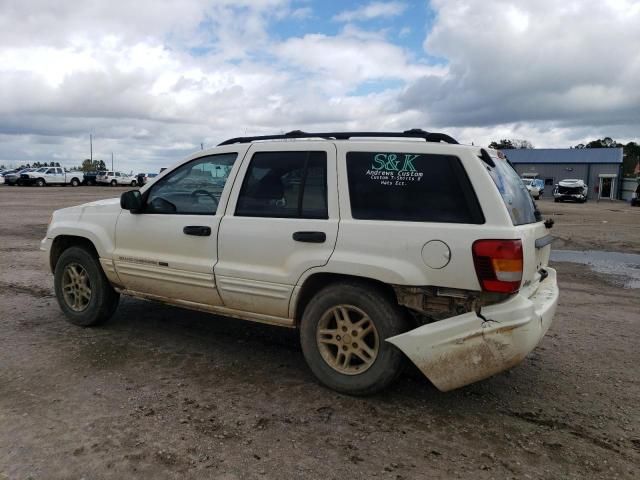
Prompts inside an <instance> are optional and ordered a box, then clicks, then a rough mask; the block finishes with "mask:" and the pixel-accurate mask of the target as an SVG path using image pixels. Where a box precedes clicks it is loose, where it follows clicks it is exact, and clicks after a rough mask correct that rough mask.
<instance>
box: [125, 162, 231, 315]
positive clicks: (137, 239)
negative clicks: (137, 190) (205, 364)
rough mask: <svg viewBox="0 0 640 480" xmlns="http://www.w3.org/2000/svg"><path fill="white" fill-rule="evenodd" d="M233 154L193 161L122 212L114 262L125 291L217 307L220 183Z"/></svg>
mask: <svg viewBox="0 0 640 480" xmlns="http://www.w3.org/2000/svg"><path fill="white" fill-rule="evenodd" d="M238 157H239V154H238V152H237V151H236V152H229V153H224V154H219V155H207V156H203V157H199V158H196V159H193V160H191V161H189V162H187V163H185V164H183V165H181V166H180V167H178V168H176V169H175V170H174V171H173V172H171V173H169V174H168V175H166V176H165V177H163V178H162V179H160V180H158V182H156V183H155V184H153V185H151V187H150V188H149V189H148V190H146V191H145V193H144V194H143V202H144V208H143V211H142V212H141V213H136V214H134V213H131V212H129V211H126V210H123V211H122V213H121V214H120V216H119V218H118V222H117V225H116V249H115V254H114V264H115V268H116V271H117V273H118V276H119V278H120V281H121V282H122V283H123V284H124V287H125V288H126V289H128V290H132V291H134V292H138V293H142V294H146V295H151V296H155V297H160V298H159V299H163V298H165V299H169V300H176V299H177V300H180V301H183V302H192V303H196V304H202V305H209V306H211V305H220V297H219V295H218V293H217V290H216V284H215V279H214V276H213V266H214V264H215V262H216V259H217V257H218V248H217V234H218V226H219V223H220V218H221V216H222V212H223V210H224V202H225V201H226V197H228V193H226V194H225V186H226V183H227V178H228V177H229V175H230V174H232V172H234V171H235V170H234V164H235V163H236V162H237V161H238V160H237V158H238ZM236 168H237V167H236ZM229 188H230V187H229Z"/></svg>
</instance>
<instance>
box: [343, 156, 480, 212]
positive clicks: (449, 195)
mask: <svg viewBox="0 0 640 480" xmlns="http://www.w3.org/2000/svg"><path fill="white" fill-rule="evenodd" d="M347 174H348V180H349V198H350V201H351V216H352V217H353V218H354V219H362V220H395V221H405V222H445V223H476V224H480V223H484V217H483V215H482V211H481V210H480V206H479V204H478V200H477V198H476V196H475V192H474V190H473V187H472V185H471V182H470V181H469V178H468V177H467V174H466V172H465V170H464V167H463V166H462V164H461V163H460V160H459V159H458V158H457V157H454V156H451V155H433V154H422V153H396V152H349V153H347Z"/></svg>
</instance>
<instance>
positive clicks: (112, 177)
mask: <svg viewBox="0 0 640 480" xmlns="http://www.w3.org/2000/svg"><path fill="white" fill-rule="evenodd" d="M96 182H97V183H99V184H102V185H111V186H112V187H115V186H117V185H131V186H132V187H135V186H136V185H137V184H138V181H137V180H136V179H135V177H134V176H133V175H129V174H127V173H122V172H112V171H109V172H100V174H99V175H98V176H97V177H96Z"/></svg>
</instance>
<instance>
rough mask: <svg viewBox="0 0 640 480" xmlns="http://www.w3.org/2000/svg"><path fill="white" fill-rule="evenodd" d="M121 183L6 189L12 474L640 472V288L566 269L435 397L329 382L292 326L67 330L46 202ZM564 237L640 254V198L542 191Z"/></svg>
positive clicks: (144, 324)
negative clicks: (543, 322) (541, 329)
mask: <svg viewBox="0 0 640 480" xmlns="http://www.w3.org/2000/svg"><path fill="white" fill-rule="evenodd" d="M121 191H122V189H119V188H108V187H79V188H70V187H67V188H53V187H50V188H41V189H38V188H18V187H6V186H0V323H1V325H2V330H1V333H0V479H2V478H11V479H13V478H34V479H37V478H47V479H49V478H82V477H84V478H114V479H121V478H131V477H134V476H135V477H137V478H150V479H159V478H187V477H191V478H208V477H210V478H223V479H240V478H242V479H253V478H278V479H280V478H312V479H313V478H318V479H333V478H336V479H337V478H340V479H345V478H349V479H350V478H353V479H356V478H358V479H359V478H371V477H377V478H385V479H386V478H390V479H413V478H416V479H421V478H425V479H426V478H470V477H473V478H477V479H484V478H518V479H520V478H549V479H551V478H558V479H566V478H580V479H582V478H607V479H609V478H638V477H640V401H639V399H640V368H639V365H640V349H639V348H638V338H640V298H639V291H638V290H630V289H623V288H621V287H620V286H619V285H620V284H619V282H617V281H616V280H615V278H613V277H607V276H603V275H601V274H596V273H594V272H592V271H591V270H589V268H587V267H585V266H581V265H574V264H569V263H558V264H555V266H556V267H557V269H558V271H559V281H560V288H561V299H560V306H559V309H558V312H557V315H556V318H555V322H554V324H553V325H552V326H551V329H550V331H549V333H548V334H547V336H546V337H545V338H544V340H543V341H542V343H541V345H540V346H539V347H538V348H537V349H536V350H535V351H534V352H533V353H532V354H531V355H530V356H529V357H528V358H527V359H525V361H524V362H523V363H522V364H521V365H519V366H518V367H516V368H514V369H513V370H511V371H510V372H506V373H504V374H501V375H497V376H496V377H494V378H491V379H489V380H487V381H484V382H481V383H478V384H475V385H472V386H469V387H466V388H463V389H460V390H456V391H453V392H449V393H446V394H444V393H440V392H439V391H438V390H436V389H435V388H434V387H433V386H431V385H430V383H429V382H428V381H427V380H426V379H425V378H423V377H422V376H421V375H419V374H418V373H416V372H415V371H413V370H409V371H408V372H407V374H406V375H405V376H404V377H403V378H402V379H401V381H400V382H399V383H398V384H397V385H396V386H395V387H394V388H392V389H391V390H389V391H388V392H386V393H383V394H380V395H377V396H374V397H370V398H364V399H362V398H351V397H347V396H343V395H339V394H336V393H333V392H331V391H328V390H326V389H324V388H322V387H321V386H319V385H318V384H317V383H316V382H315V381H314V378H313V377H312V375H311V373H310V371H309V370H308V369H307V367H306V365H305V363H304V360H303V357H302V354H301V352H300V349H299V347H298V343H297V335H296V333H295V332H292V331H288V330H284V329H278V328H272V327H267V326H262V325H254V324H251V323H246V322H240V321H233V320H229V319H225V318H220V317H214V316H210V315H206V314H202V313H196V312H189V311H185V310H180V309H177V308H171V307H167V306H164V305H158V304H153V303H148V302H143V301H139V300H132V299H123V300H122V302H121V304H120V308H119V309H118V311H117V313H116V315H115V317H114V319H113V320H112V321H111V322H110V323H107V324H106V325H105V326H103V327H100V328H95V329H81V328H78V327H74V326H71V325H69V324H67V323H66V322H65V320H64V318H63V315H62V313H61V312H60V310H59V308H58V306H57V303H56V300H55V298H54V297H53V296H52V276H51V275H50V273H49V272H48V270H47V268H46V261H45V259H44V256H43V255H42V253H41V252H39V251H38V246H39V241H40V239H41V238H42V237H43V236H44V234H45V231H46V226H47V222H48V220H49V216H50V214H51V212H52V211H53V210H54V209H56V208H61V207H65V206H70V205H75V204H79V203H83V202H88V201H91V200H95V199H99V198H107V197H111V196H115V195H119V193H120V192H121ZM539 204H540V208H541V210H542V211H543V213H544V214H545V215H547V216H552V217H553V218H554V219H555V221H556V225H555V227H554V229H553V230H552V233H553V234H554V235H556V236H557V237H558V240H557V241H556V248H566V249H599V250H615V251H625V252H635V253H640V208H635V209H633V208H631V207H630V206H629V205H628V204H624V203H622V202H601V203H596V202H591V201H590V202H588V203H587V204H584V205H579V204H554V203H553V202H550V201H548V200H543V201H541V202H539Z"/></svg>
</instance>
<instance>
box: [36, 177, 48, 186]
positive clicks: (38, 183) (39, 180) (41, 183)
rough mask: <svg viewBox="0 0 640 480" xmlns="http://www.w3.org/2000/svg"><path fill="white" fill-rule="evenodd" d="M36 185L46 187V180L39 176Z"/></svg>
mask: <svg viewBox="0 0 640 480" xmlns="http://www.w3.org/2000/svg"><path fill="white" fill-rule="evenodd" d="M36 185H37V186H38V187H44V186H45V185H46V182H45V181H44V178H39V179H38V180H36Z"/></svg>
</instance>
